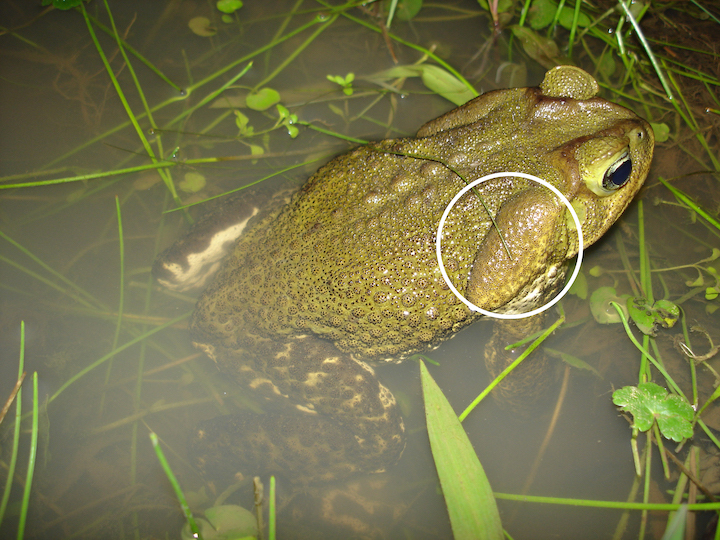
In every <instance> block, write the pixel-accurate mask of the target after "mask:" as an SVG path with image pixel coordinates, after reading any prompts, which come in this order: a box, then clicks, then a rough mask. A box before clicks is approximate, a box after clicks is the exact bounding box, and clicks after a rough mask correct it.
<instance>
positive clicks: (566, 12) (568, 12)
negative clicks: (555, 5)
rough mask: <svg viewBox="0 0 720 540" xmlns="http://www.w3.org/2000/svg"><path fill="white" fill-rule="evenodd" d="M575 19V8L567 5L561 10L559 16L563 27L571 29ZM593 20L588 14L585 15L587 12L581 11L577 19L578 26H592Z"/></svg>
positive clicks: (559, 21)
mask: <svg viewBox="0 0 720 540" xmlns="http://www.w3.org/2000/svg"><path fill="white" fill-rule="evenodd" d="M574 19H575V10H574V9H570V8H569V7H567V6H566V7H563V8H562V9H561V10H560V17H558V23H559V24H560V26H562V27H563V28H567V29H568V30H570V28H572V25H573V21H574ZM591 22H592V20H591V19H590V17H588V16H587V15H585V13H583V12H582V11H581V12H580V14H579V16H578V20H577V25H578V27H580V28H586V27H588V26H590V23H591Z"/></svg>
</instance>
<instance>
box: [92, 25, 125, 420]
mask: <svg viewBox="0 0 720 540" xmlns="http://www.w3.org/2000/svg"><path fill="white" fill-rule="evenodd" d="M114 27H115V25H114V23H113V28H114ZM115 212H116V214H117V224H118V251H119V253H118V258H119V264H120V283H119V287H120V294H119V298H118V312H117V320H116V321H115V333H114V335H113V342H112V348H111V350H114V349H117V344H118V341H119V340H120V330H121V329H122V321H123V311H124V307H125V242H124V239H123V225H122V210H121V208H120V198H119V197H118V196H117V195H115ZM112 366H113V359H112V358H110V360H109V361H108V363H107V367H106V368H105V388H107V386H108V383H109V382H110V375H111V373H112ZM105 396H106V393H105V392H103V393H102V396H101V397H100V405H99V407H98V418H101V417H102V413H103V410H104V409H105Z"/></svg>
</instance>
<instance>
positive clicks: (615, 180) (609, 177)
mask: <svg viewBox="0 0 720 540" xmlns="http://www.w3.org/2000/svg"><path fill="white" fill-rule="evenodd" d="M631 173H632V161H631V160H630V154H629V153H628V152H627V151H625V153H623V155H621V156H620V157H619V158H618V159H617V160H616V161H615V163H613V164H612V165H610V166H609V167H608V168H607V170H606V171H605V174H604V176H603V180H602V187H603V189H605V190H607V191H615V190H616V189H619V188H621V187H623V186H624V185H625V184H627V181H628V180H629V179H630V174H631Z"/></svg>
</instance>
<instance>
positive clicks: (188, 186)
mask: <svg viewBox="0 0 720 540" xmlns="http://www.w3.org/2000/svg"><path fill="white" fill-rule="evenodd" d="M178 187H179V188H180V190H181V191H184V192H185V193H197V192H198V191H200V190H201V189H202V188H204V187H205V177H204V176H203V175H202V174H200V173H196V172H187V173H185V177H184V178H183V180H182V181H181V182H180V183H179V184H178Z"/></svg>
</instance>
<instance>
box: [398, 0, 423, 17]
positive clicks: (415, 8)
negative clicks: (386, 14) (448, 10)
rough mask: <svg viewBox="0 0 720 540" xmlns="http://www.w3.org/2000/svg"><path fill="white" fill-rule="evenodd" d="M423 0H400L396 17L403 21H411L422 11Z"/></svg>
mask: <svg viewBox="0 0 720 540" xmlns="http://www.w3.org/2000/svg"><path fill="white" fill-rule="evenodd" d="M422 4H423V3H422V0H400V1H399V2H398V5H397V8H396V9H395V18H396V19H399V20H401V21H409V20H411V19H413V18H414V17H415V15H417V14H418V13H419V12H420V9H421V8H422Z"/></svg>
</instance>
